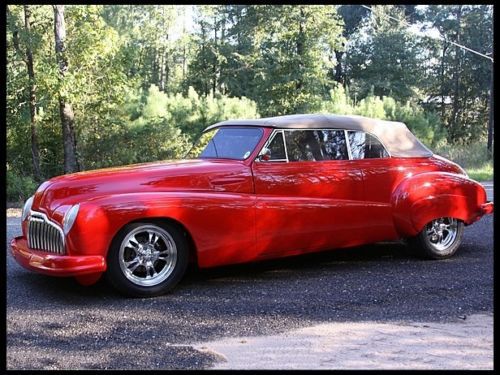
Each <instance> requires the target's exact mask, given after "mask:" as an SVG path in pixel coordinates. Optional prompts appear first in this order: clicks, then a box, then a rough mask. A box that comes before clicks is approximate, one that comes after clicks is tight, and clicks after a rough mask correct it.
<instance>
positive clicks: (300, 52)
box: [295, 6, 305, 92]
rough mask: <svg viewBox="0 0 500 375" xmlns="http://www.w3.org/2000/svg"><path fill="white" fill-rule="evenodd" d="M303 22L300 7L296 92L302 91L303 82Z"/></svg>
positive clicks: (303, 18) (302, 11)
mask: <svg viewBox="0 0 500 375" xmlns="http://www.w3.org/2000/svg"><path fill="white" fill-rule="evenodd" d="M304 20H305V15H304V8H302V6H301V7H300V20H299V35H298V36H297V41H296V48H297V55H298V56H299V78H298V79H297V82H296V83H295V87H296V89H297V91H298V92H300V91H301V90H302V86H303V80H302V74H304V71H303V68H304V26H303V21H304Z"/></svg>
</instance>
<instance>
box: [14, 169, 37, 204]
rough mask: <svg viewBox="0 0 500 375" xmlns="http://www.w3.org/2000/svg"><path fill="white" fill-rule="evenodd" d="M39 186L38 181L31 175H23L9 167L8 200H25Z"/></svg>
mask: <svg viewBox="0 0 500 375" xmlns="http://www.w3.org/2000/svg"><path fill="white" fill-rule="evenodd" d="M37 186H38V185H37V183H36V182H35V181H34V180H33V179H32V178H31V177H29V176H21V175H19V174H17V173H15V172H14V171H12V170H9V169H7V201H8V202H24V201H25V200H26V199H28V198H29V197H30V196H32V195H33V194H34V193H35V191H36V188H37Z"/></svg>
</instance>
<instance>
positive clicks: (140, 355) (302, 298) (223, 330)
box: [6, 187, 493, 369]
mask: <svg viewBox="0 0 500 375" xmlns="http://www.w3.org/2000/svg"><path fill="white" fill-rule="evenodd" d="M489 190H490V191H489V195H490V199H491V198H492V187H491V188H490V189H489ZM20 233H21V230H20V219H19V218H8V220H7V240H8V241H10V239H11V238H12V237H14V236H18V235H20ZM7 245H8V243H7ZM6 256H7V368H8V369H203V368H210V367H211V366H213V365H214V364H216V363H218V361H220V359H221V358H219V357H218V355H217V354H216V353H211V352H203V351H198V350H196V349H195V348H194V347H193V346H192V344H193V343H200V342H204V341H211V340H216V339H220V338H225V337H227V338H230V337H240V336H255V335H276V334H280V333H283V332H287V331H290V330H292V329H298V328H304V327H309V326H313V325H316V324H321V323H327V322H364V321H377V322H448V321H455V320H456V319H457V317H460V318H462V319H465V318H466V317H467V316H469V315H471V314H478V313H479V314H481V313H492V312H493V215H489V216H486V217H483V218H482V219H481V220H480V221H479V222H477V223H475V224H473V225H471V226H469V227H466V228H465V233H464V239H463V244H462V246H461V247H460V249H459V250H458V252H457V253H456V254H455V256H454V257H453V258H451V259H448V260H442V261H426V260H420V259H417V258H414V257H412V256H411V255H409V254H408V253H407V251H406V248H405V246H404V245H403V244H401V243H383V244H375V245H370V246H363V247H356V248H351V249H341V250H332V251H330V252H324V253H319V254H311V255H305V256H299V257H292V258H287V259H280V260H273V261H267V262H263V263H256V264H248V265H239V266H230V267H223V268H218V269H212V270H198V269H196V268H193V267H192V268H190V269H189V270H188V273H187V275H186V276H185V277H184V279H183V280H182V281H181V282H180V284H179V285H178V286H177V287H176V288H175V289H174V291H173V292H172V293H170V294H168V295H164V296H161V297H157V298H152V299H130V298H124V297H122V296H121V295H119V294H117V293H116V292H115V291H114V290H113V289H112V288H111V287H110V286H108V285H107V284H106V283H105V282H104V281H100V282H98V283H97V284H96V285H94V286H90V287H83V286H80V285H78V284H77V283H76V281H74V280H73V279H71V278H53V277H48V276H43V275H39V274H35V273H32V272H29V271H27V270H24V269H23V268H22V267H20V266H19V265H18V264H17V263H16V262H15V261H14V259H13V258H12V256H11V254H10V249H9V248H8V246H7V254H6Z"/></svg>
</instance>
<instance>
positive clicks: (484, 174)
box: [465, 161, 493, 181]
mask: <svg viewBox="0 0 500 375" xmlns="http://www.w3.org/2000/svg"><path fill="white" fill-rule="evenodd" d="M465 171H466V172H467V174H468V175H469V177H470V178H472V179H473V180H476V181H493V163H492V162H491V161H490V162H489V163H486V164H484V165H483V166H482V167H472V168H465Z"/></svg>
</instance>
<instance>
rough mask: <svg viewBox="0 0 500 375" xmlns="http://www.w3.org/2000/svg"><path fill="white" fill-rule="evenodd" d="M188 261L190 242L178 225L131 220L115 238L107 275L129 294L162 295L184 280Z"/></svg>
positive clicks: (119, 289)
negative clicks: (132, 221) (134, 221)
mask: <svg viewBox="0 0 500 375" xmlns="http://www.w3.org/2000/svg"><path fill="white" fill-rule="evenodd" d="M188 260H189V249H188V242H187V240H186V238H185V236H184V234H183V233H182V231H180V230H179V229H178V228H177V227H176V226H174V225H172V224H169V223H162V224H158V223H156V222H140V223H131V224H128V225H126V226H125V227H123V228H122V229H121V230H120V231H119V232H118V234H117V235H116V236H115V238H114V239H113V242H112V244H111V247H110V249H109V252H108V256H107V263H108V269H107V271H106V277H107V279H108V281H109V282H110V284H111V285H112V286H114V287H115V288H116V289H117V290H118V291H120V292H121V293H123V294H125V295H128V296H132V297H153V296H158V295H161V294H165V293H167V292H168V291H170V290H172V288H173V287H174V286H175V285H176V284H177V283H178V282H179V281H180V280H181V278H182V276H184V273H185V272H186V268H187V265H188Z"/></svg>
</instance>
